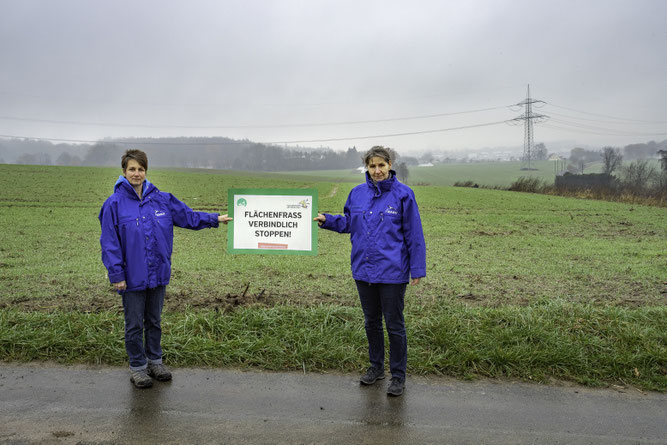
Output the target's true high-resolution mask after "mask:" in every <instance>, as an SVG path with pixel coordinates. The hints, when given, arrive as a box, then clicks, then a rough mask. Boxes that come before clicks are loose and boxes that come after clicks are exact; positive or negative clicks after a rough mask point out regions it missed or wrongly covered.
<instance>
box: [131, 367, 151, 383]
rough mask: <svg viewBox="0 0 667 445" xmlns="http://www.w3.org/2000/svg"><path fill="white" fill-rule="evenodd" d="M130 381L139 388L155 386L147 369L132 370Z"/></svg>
mask: <svg viewBox="0 0 667 445" xmlns="http://www.w3.org/2000/svg"><path fill="white" fill-rule="evenodd" d="M130 381H131V382H132V383H134V386H136V387H137V388H150V387H151V386H153V380H152V379H151V378H150V377H149V376H148V374H147V373H146V370H145V369H141V370H139V371H130Z"/></svg>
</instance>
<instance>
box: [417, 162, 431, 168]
mask: <svg viewBox="0 0 667 445" xmlns="http://www.w3.org/2000/svg"><path fill="white" fill-rule="evenodd" d="M417 167H433V163H432V162H426V163H424V164H419V165H417Z"/></svg>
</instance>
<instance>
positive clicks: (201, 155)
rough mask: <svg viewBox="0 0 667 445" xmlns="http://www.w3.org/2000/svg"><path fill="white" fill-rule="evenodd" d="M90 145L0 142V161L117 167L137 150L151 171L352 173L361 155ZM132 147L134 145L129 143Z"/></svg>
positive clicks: (245, 146) (186, 143) (181, 141)
mask: <svg viewBox="0 0 667 445" xmlns="http://www.w3.org/2000/svg"><path fill="white" fill-rule="evenodd" d="M127 142H128V139H123V143H122V144H120V143H117V142H115V141H113V140H108V141H101V142H98V143H95V144H82V145H77V144H57V145H56V144H51V143H49V142H44V141H35V140H27V139H12V140H0V156H2V157H3V158H8V159H11V155H12V154H15V155H16V156H15V162H16V163H17V164H41V165H70V166H78V165H83V166H117V165H118V164H119V162H120V157H121V156H122V154H123V152H124V151H125V150H126V149H127V148H140V149H141V150H144V151H145V152H146V154H147V155H148V157H149V162H150V166H161V167H186V168H215V169H230V170H231V169H233V170H252V171H287V170H323V169H346V168H357V167H359V166H360V165H361V164H362V161H361V156H362V153H360V152H358V151H357V149H356V147H350V148H349V149H348V150H347V151H344V152H337V151H334V150H332V149H330V148H319V149H318V148H309V147H304V148H285V147H281V146H276V145H264V144H259V143H255V142H251V141H247V140H245V141H235V140H232V139H227V138H159V139H150V138H136V139H129V142H130V143H129V144H128V143H127ZM133 143H134V144H133Z"/></svg>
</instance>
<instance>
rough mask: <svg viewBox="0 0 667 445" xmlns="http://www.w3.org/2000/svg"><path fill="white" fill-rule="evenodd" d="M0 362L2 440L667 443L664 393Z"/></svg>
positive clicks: (213, 370) (18, 441) (262, 442)
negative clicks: (363, 383) (135, 381)
mask: <svg viewBox="0 0 667 445" xmlns="http://www.w3.org/2000/svg"><path fill="white" fill-rule="evenodd" d="M387 384H388V381H387V380H384V381H381V382H378V384H376V385H374V386H371V387H360V386H359V383H358V379H357V376H356V375H335V374H334V375H332V374H303V373H268V372H255V371H248V372H246V371H235V370H217V369H176V370H174V380H173V381H172V382H170V383H158V382H156V384H155V386H154V387H153V388H151V389H144V390H139V389H136V388H134V387H133V386H132V384H131V383H130V381H129V372H128V370H127V369H121V368H101V367H100V368H96V367H63V366H55V365H44V364H27V365H26V364H21V365H18V364H7V363H0V444H17V445H18V444H29V443H44V444H61V443H62V444H82V445H83V444H124V443H128V444H129V443H142V444H171V443H174V444H176V443H178V444H183V443H200V444H204V443H244V444H275V443H289V444H292V443H304V444H309V443H334V444H337V445H343V444H359V443H365V444H374V443H382V444H406V443H407V444H419V443H470V444H485V443H488V444H495V443H511V444H578V443H582V444H616V443H618V444H621V443H622V444H631V443H656V444H657V443H660V444H665V443H667V395H666V394H658V393H642V392H640V391H638V390H636V389H633V388H627V389H620V388H618V389H616V390H614V389H602V390H600V389H590V388H582V387H579V386H571V385H568V386H547V385H538V384H529V383H512V382H506V381H502V382H498V381H489V380H483V381H476V382H464V381H457V380H453V379H440V378H417V377H413V378H409V379H408V382H407V388H406V392H405V394H404V395H403V396H402V397H398V398H389V397H387V395H386V387H387Z"/></svg>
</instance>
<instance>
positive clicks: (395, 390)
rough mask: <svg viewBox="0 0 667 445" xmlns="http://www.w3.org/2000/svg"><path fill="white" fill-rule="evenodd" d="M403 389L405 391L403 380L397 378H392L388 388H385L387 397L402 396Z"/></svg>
mask: <svg viewBox="0 0 667 445" xmlns="http://www.w3.org/2000/svg"><path fill="white" fill-rule="evenodd" d="M403 389H405V380H403V379H401V378H399V377H392V378H391V383H390V384H389V388H387V395H388V396H394V397H397V396H400V395H401V394H403Z"/></svg>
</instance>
